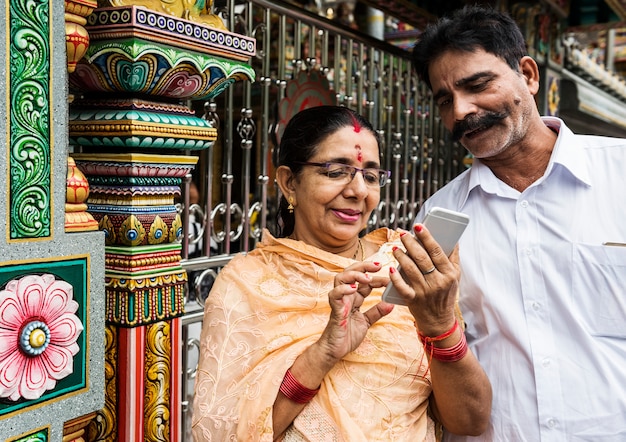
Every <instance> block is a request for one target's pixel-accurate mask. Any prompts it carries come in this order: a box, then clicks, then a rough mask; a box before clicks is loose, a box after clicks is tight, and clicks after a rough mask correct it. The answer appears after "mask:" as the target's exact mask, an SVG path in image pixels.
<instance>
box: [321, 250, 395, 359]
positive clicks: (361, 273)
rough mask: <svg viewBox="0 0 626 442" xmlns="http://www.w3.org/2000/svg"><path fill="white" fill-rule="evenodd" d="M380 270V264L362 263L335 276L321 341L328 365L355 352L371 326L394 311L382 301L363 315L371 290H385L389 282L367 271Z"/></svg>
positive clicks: (390, 305)
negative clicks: (327, 316) (364, 303)
mask: <svg viewBox="0 0 626 442" xmlns="http://www.w3.org/2000/svg"><path fill="white" fill-rule="evenodd" d="M378 270H380V263H373V262H367V261H364V262H359V263H356V264H353V265H351V266H350V267H348V268H346V269H345V270H344V271H343V272H341V273H339V274H338V275H337V276H335V287H334V288H333V289H332V290H331V291H330V292H329V294H328V300H329V303H330V308H331V313H330V318H329V320H328V324H327V325H326V329H325V330H324V332H323V333H322V336H321V337H320V339H319V341H318V345H320V347H321V349H322V351H323V354H324V355H326V357H327V358H328V362H329V363H332V365H334V364H335V363H336V362H337V361H339V360H340V359H341V358H343V357H344V356H345V355H346V354H348V353H350V352H351V351H353V350H355V349H356V348H357V347H358V346H359V345H360V344H361V342H362V341H363V339H364V338H365V334H366V333H367V330H368V329H369V328H370V326H371V325H372V324H373V323H375V322H376V321H378V320H379V319H380V318H382V317H383V316H385V315H387V314H389V313H390V312H391V311H392V310H393V305H392V304H388V303H386V302H380V303H378V304H376V305H375V306H373V307H372V308H370V309H369V310H367V311H365V312H362V311H361V305H362V304H363V301H364V300H365V298H366V297H367V296H368V295H369V294H370V293H371V292H372V289H374V288H378V287H384V286H385V285H386V284H387V282H388V279H387V278H384V277H380V276H371V275H370V274H368V273H367V272H377V271H378Z"/></svg>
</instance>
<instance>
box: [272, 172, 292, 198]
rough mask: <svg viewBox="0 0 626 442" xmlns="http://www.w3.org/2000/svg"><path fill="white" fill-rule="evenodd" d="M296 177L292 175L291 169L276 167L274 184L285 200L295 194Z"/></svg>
mask: <svg viewBox="0 0 626 442" xmlns="http://www.w3.org/2000/svg"><path fill="white" fill-rule="evenodd" d="M295 179H296V176H295V175H294V174H293V172H292V171H291V169H290V168H289V167H287V166H278V169H276V184H278V187H279V188H280V191H281V193H282V194H283V195H285V198H287V197H289V196H291V195H293V194H295V192H296V188H295V185H294V184H295V183H294V181H295Z"/></svg>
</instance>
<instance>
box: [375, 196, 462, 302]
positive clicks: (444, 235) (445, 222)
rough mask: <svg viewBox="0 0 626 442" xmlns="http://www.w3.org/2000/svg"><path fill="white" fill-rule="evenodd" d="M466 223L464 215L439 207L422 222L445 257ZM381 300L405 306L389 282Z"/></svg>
mask: <svg viewBox="0 0 626 442" xmlns="http://www.w3.org/2000/svg"><path fill="white" fill-rule="evenodd" d="M468 223H469V216H467V215H466V214H465V213H461V212H455V211H453V210H448V209H444V208H441V207H433V208H431V209H430V210H429V211H428V213H427V214H426V217H425V218H424V222H423V224H424V225H425V226H426V228H427V229H428V231H429V232H430V234H431V235H432V236H433V238H435V241H437V242H438V243H439V246H441V249H442V250H443V251H444V253H445V254H446V255H447V256H450V253H452V251H453V250H454V246H456V243H458V242H459V239H460V238H461V235H462V234H463V232H464V231H465V227H467V224H468ZM398 270H399V272H400V276H402V277H403V278H405V275H404V273H403V272H402V269H401V268H400V267H398ZM405 279H406V278H405ZM382 298H383V301H385V302H389V303H391V304H398V305H406V303H405V302H404V299H403V298H402V297H401V296H400V295H399V294H398V292H397V291H396V289H395V287H394V286H393V283H391V282H389V284H388V285H387V287H386V288H385V291H384V292H383V297H382Z"/></svg>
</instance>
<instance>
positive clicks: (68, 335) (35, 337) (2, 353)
mask: <svg viewBox="0 0 626 442" xmlns="http://www.w3.org/2000/svg"><path fill="white" fill-rule="evenodd" d="M77 310H78V303H77V302H76V301H74V300H73V288H72V286H71V285H70V284H68V283H67V282H65V281H60V280H56V279H55V278H54V276H53V275H49V274H45V275H28V276H24V277H22V278H20V279H14V280H12V281H9V283H8V284H7V285H6V287H5V289H4V290H2V291H0V398H9V399H10V400H13V401H16V400H18V399H21V398H24V399H30V400H32V399H37V398H39V397H41V395H42V394H43V393H44V392H45V391H46V390H50V389H53V388H54V387H55V386H56V383H57V381H59V380H61V379H63V378H65V377H66V376H68V375H69V374H71V373H72V371H73V357H74V355H76V353H78V350H79V347H78V344H77V343H76V340H77V339H78V336H79V335H80V333H81V331H82V330H83V324H82V323H81V322H80V320H79V319H78V317H77V316H76V315H75V313H76V311H77Z"/></svg>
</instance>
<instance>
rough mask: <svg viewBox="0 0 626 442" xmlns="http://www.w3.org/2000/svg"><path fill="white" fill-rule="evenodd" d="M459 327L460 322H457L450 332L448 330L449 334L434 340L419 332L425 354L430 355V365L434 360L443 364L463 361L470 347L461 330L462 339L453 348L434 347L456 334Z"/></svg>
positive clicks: (436, 337)
mask: <svg viewBox="0 0 626 442" xmlns="http://www.w3.org/2000/svg"><path fill="white" fill-rule="evenodd" d="M458 326H459V321H458V320H455V321H454V325H453V326H452V328H451V329H450V330H448V331H447V332H445V333H443V334H441V335H439V336H435V337H434V338H431V337H429V336H424V335H423V334H421V333H420V332H419V331H418V332H417V334H418V336H419V339H420V341H422V345H423V346H424V352H426V353H428V355H429V358H428V362H429V363H430V362H431V361H432V359H433V358H435V359H437V360H438V361H441V362H456V361H460V360H461V359H463V357H464V356H465V354H466V353H467V350H468V346H467V339H466V337H465V333H463V331H462V330H461V339H460V340H459V342H457V343H456V344H455V345H453V346H452V347H448V348H439V347H435V346H434V345H433V342H436V341H442V340H443V339H445V338H447V337H448V336H451V335H452V333H454V331H455V330H456V329H457V328H458Z"/></svg>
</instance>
